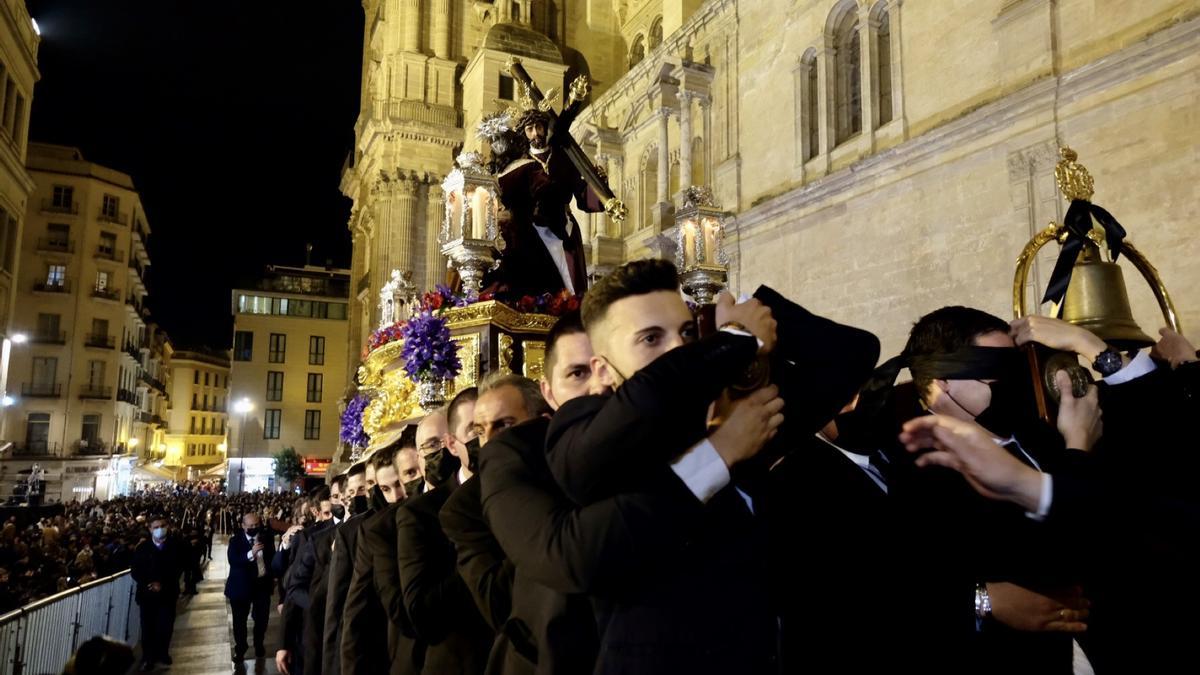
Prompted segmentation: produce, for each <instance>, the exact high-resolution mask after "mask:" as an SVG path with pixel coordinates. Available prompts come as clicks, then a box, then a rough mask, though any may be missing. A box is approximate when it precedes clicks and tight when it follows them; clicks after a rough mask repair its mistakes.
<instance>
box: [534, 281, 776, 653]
mask: <svg viewBox="0 0 1200 675" xmlns="http://www.w3.org/2000/svg"><path fill="white" fill-rule="evenodd" d="M582 314H583V323H584V326H585V327H586V329H587V333H588V337H589V338H590V339H591V343H592V348H593V350H594V352H595V355H594V356H593V357H592V360H591V364H592V369H593V371H594V372H595V373H596V376H597V377H598V379H599V381H600V383H601V384H603V385H605V386H610V387H613V388H615V393H614V394H611V395H608V396H584V397H580V398H576V399H574V400H571V401H568V402H567V403H566V404H564V405H563V406H562V407H561V408H560V409H559V411H558V412H557V413H556V414H555V417H554V419H553V420H552V421H551V424H550V429H549V431H548V436H547V439H546V447H547V459H548V460H549V461H548V463H549V466H550V469H551V471H552V472H553V474H554V477H555V479H556V480H557V481H558V483H559V485H560V486H561V487H562V488H563V490H564V491H565V492H566V494H567V495H568V496H569V497H571V498H572V499H573V500H574V501H576V502H577V503H580V504H593V503H598V502H599V501H601V500H603V499H605V498H608V497H612V496H614V495H621V494H633V493H636V492H639V491H643V490H649V491H651V492H652V493H657V494H660V495H666V494H668V491H669V490H670V489H671V485H672V483H671V482H670V480H669V478H668V475H667V474H668V472H669V473H671V474H674V475H675V476H676V477H677V478H678V479H679V480H681V481H682V482H683V484H684V485H685V486H686V487H687V489H688V490H689V491H691V492H692V493H693V495H694V496H695V498H696V499H697V500H699V501H700V502H702V503H703V504H704V505H705V506H704V507H703V511H704V513H703V515H702V516H701V518H702V520H701V523H700V524H699V525H698V526H696V528H695V529H694V530H693V532H692V536H691V537H689V546H688V547H687V548H686V549H683V550H681V551H680V552H679V554H678V556H677V558H676V559H675V560H673V561H672V562H671V563H670V564H665V565H663V566H662V567H661V568H659V569H658V570H657V571H656V572H652V573H646V574H643V575H639V577H638V578H636V579H629V580H628V583H627V584H623V585H622V586H621V587H619V588H613V589H596V590H594V591H593V592H592V593H591V595H592V598H593V602H594V604H595V606H596V618H597V626H598V628H599V631H600V635H599V638H600V648H599V655H600V657H599V660H598V662H597V664H596V667H595V671H594V672H596V673H602V674H603V673H618V672H620V673H647V674H649V673H675V672H689V673H730V672H738V673H769V672H773V671H774V670H775V669H776V668H777V663H776V661H775V651H776V630H777V629H776V622H775V616H774V613H773V611H772V608H771V601H770V589H769V584H768V582H767V579H766V575H765V571H766V569H765V562H766V555H765V550H764V547H765V541H764V538H763V536H762V532H761V522H760V520H759V519H758V518H757V517H756V515H755V513H756V511H755V506H754V502H755V496H754V495H753V494H752V493H751V492H747V491H745V490H743V489H740V487H741V486H740V485H736V484H735V483H733V481H732V479H731V473H730V471H731V468H732V467H735V466H736V465H737V464H739V463H741V462H742V461H745V460H747V459H750V458H752V457H754V456H755V455H756V454H758V452H759V451H760V450H761V449H762V447H763V446H764V445H765V444H766V442H767V441H768V440H770V439H771V438H772V437H773V436H774V435H775V432H776V430H777V429H778V428H779V426H780V425H781V424H782V423H783V415H782V412H781V411H782V406H783V402H782V400H781V399H779V398H778V396H777V391H778V390H777V389H776V387H774V386H768V387H764V388H760V389H757V390H755V391H753V392H752V393H750V394H749V395H748V396H745V397H744V398H741V399H739V400H738V401H736V402H734V403H732V404H728V403H724V402H722V403H721V404H719V405H718V408H719V410H718V415H717V419H718V420H720V421H721V423H720V425H719V426H717V427H716V429H715V431H712V432H711V433H710V432H708V431H707V422H708V411H709V408H710V405H711V404H713V403H714V402H715V401H717V400H718V399H719V398H721V394H722V392H724V391H725V390H726V389H727V388H729V387H730V386H732V385H735V384H738V383H739V382H740V381H741V379H742V377H743V374H744V373H745V372H746V370H747V369H748V367H749V366H750V365H751V364H752V362H753V361H754V359H755V357H756V355H758V353H759V352H760V350H761V351H762V353H764V354H766V353H769V352H770V351H771V350H772V349H773V348H774V343H775V329H776V326H775V321H774V319H773V318H772V316H771V311H770V310H768V309H767V308H766V307H764V306H763V305H762V304H761V303H760V302H758V301H756V300H752V301H749V302H746V303H743V304H734V302H733V299H732V298H731V297H730V296H728V294H723V295H722V296H721V297H720V298H719V299H718V303H717V306H716V320H717V325H718V327H719V328H720V329H721V330H719V331H718V332H717V333H716V334H714V335H712V336H710V337H706V338H705V339H703V340H699V341H697V340H696V339H695V338H696V336H695V331H696V326H695V320H694V318H693V317H692V315H691V312H690V311H689V310H688V308H687V306H686V305H685V304H684V302H683V298H682V297H681V295H680V293H679V285H678V275H677V272H676V270H675V267H674V266H673V265H671V264H670V263H668V262H666V261H662V260H642V261H635V262H632V263H628V264H626V265H623V266H622V267H620V268H618V269H617V270H616V271H614V272H613V273H612V274H610V275H609V276H608V277H605V278H604V279H602V280H601V281H600V282H598V283H597V284H596V285H595V286H594V287H593V288H592V289H591V290H590V291H589V293H588V295H587V296H585V297H584V301H583V308H582ZM630 467H637V470H636V471H631V470H630ZM609 548H615V547H609ZM600 550H601V551H604V550H605V548H603V547H602V548H601V549H600ZM616 550H619V549H616ZM602 555H603V554H601V555H600V556H597V554H596V553H591V554H589V555H588V556H586V557H585V559H584V560H583V562H584V563H585V564H595V559H596V558H597V557H602Z"/></svg>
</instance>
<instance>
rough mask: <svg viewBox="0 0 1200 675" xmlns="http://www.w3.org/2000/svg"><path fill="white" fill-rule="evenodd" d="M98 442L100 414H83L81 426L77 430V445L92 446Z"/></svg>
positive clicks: (97, 445)
mask: <svg viewBox="0 0 1200 675" xmlns="http://www.w3.org/2000/svg"><path fill="white" fill-rule="evenodd" d="M99 444H100V416H99V415H96V414H94V413H91V414H87V415H84V416H83V427H82V428H81V429H80V431H79V447H80V448H94V447H99Z"/></svg>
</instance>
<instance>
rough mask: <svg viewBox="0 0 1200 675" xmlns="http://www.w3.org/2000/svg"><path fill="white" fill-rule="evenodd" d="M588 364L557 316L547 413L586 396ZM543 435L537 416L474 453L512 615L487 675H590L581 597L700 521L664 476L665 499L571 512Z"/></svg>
mask: <svg viewBox="0 0 1200 675" xmlns="http://www.w3.org/2000/svg"><path fill="white" fill-rule="evenodd" d="M591 357H592V347H591V342H590V341H589V340H588V337H587V334H586V333H585V332H584V330H583V323H582V321H581V320H580V317H579V313H578V312H573V313H570V314H567V315H564V316H563V317H561V318H560V319H559V320H558V322H556V323H555V324H554V327H553V328H552V329H551V331H550V334H549V335H548V336H547V338H546V357H545V369H544V376H543V379H542V382H541V391H542V396H543V397H544V398H545V400H546V401H547V403H549V404H550V405H551V407H553V408H556V409H557V408H558V407H559V406H560V405H561V404H563V403H566V402H567V401H569V400H571V399H574V398H577V397H579V396H585V395H587V394H588V393H589V392H590V391H591V389H592V385H593V379H592V377H591V365H590V360H591ZM656 366H657V363H656V364H654V365H651V366H649V367H648V369H653V368H655V367H656ZM549 426H550V420H549V419H547V418H545V417H538V418H535V419H532V420H530V421H527V422H525V423H523V424H518V425H516V426H514V427H512V428H511V429H509V430H508V431H506V432H504V433H501V434H499V435H497V436H496V438H494V439H489V442H488V444H487V446H486V447H484V448H483V449H481V451H480V471H479V474H480V491H481V500H482V503H483V512H484V516H485V519H486V521H487V523H488V525H489V527H490V530H491V532H492V533H493V534H494V536H495V538H496V540H497V541H498V542H499V544H500V546H501V549H502V550H503V551H504V553H505V554H506V555H507V557H508V559H509V560H510V561H511V562H512V564H514V565H515V568H516V569H515V574H514V578H513V582H512V609H511V611H510V612H509V617H508V619H507V621H505V622H504V625H503V626H502V628H501V631H500V634H499V635H498V636H497V640H496V646H495V647H494V648H493V651H492V657H491V659H490V660H489V672H490V673H492V672H495V673H503V674H504V675H523V674H532V673H538V674H544V675H549V674H557V673H562V674H563V675H569V674H573V673H584V672H591V670H592V668H593V666H594V665H595V661H596V654H597V649H598V638H597V634H596V621H595V618H594V617H593V615H592V607H591V603H590V601H589V600H588V597H587V595H586V594H587V593H593V592H602V590H603V589H612V588H615V587H616V586H617V585H618V584H620V583H621V582H622V580H623V579H625V578H629V577H632V576H634V575H636V574H638V573H641V572H643V571H644V570H645V569H647V567H648V564H649V563H650V562H652V561H656V560H658V559H659V558H660V557H665V556H666V555H667V554H668V553H673V552H675V551H676V550H677V547H678V546H679V545H680V544H681V542H682V536H681V535H682V534H683V533H685V532H686V531H687V530H688V528H689V527H690V525H691V524H692V523H694V522H696V521H697V519H698V518H699V516H700V515H701V509H702V505H701V503H700V502H699V500H697V499H696V498H695V496H693V495H692V493H691V492H689V491H688V490H687V488H686V487H685V486H684V485H683V483H682V482H680V481H679V480H678V478H677V477H675V476H673V475H672V476H670V477H669V478H668V479H667V480H668V481H674V484H675V485H674V487H675V489H674V491H671V490H669V489H668V490H664V491H663V494H655V493H642V494H637V495H618V496H616V497H613V498H610V499H605V500H602V501H600V502H596V503H594V504H590V505H588V506H584V507H580V506H577V505H576V504H575V503H573V502H571V501H570V500H569V499H568V498H567V497H566V495H565V494H563V492H562V490H561V489H560V488H559V487H558V484H557V483H555V481H554V477H553V476H552V475H551V474H550V468H549V466H547V464H546V454H545V449H544V448H545V442H546V440H545V439H546V430H547V429H548V428H549ZM444 514H445V510H443V517H445V516H444Z"/></svg>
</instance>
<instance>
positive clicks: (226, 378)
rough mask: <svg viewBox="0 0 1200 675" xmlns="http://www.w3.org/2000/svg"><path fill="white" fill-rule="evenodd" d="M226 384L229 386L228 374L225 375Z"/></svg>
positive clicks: (226, 386)
mask: <svg viewBox="0 0 1200 675" xmlns="http://www.w3.org/2000/svg"><path fill="white" fill-rule="evenodd" d="M224 386H225V388H226V389H228V388H229V376H228V375H226V376H225V385H224Z"/></svg>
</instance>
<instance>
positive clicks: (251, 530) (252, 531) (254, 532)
mask: <svg viewBox="0 0 1200 675" xmlns="http://www.w3.org/2000/svg"><path fill="white" fill-rule="evenodd" d="M245 530H246V536H247V537H257V536H258V533H259V532H260V531H261V528H258V527H247V528H245Z"/></svg>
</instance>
